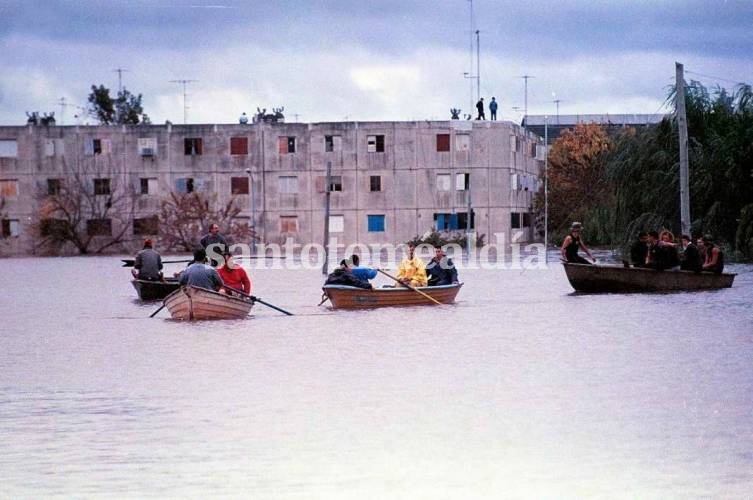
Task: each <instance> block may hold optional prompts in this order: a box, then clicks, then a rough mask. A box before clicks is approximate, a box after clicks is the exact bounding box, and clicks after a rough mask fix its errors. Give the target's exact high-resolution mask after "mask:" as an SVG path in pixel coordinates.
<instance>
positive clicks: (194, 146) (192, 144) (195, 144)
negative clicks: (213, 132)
mask: <svg viewBox="0 0 753 500" xmlns="http://www.w3.org/2000/svg"><path fill="white" fill-rule="evenodd" d="M203 149H204V148H203V142H202V140H201V137H186V138H185V139H183V152H184V153H185V154H186V156H196V155H201V154H203Z"/></svg>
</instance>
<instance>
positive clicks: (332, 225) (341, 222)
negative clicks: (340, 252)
mask: <svg viewBox="0 0 753 500" xmlns="http://www.w3.org/2000/svg"><path fill="white" fill-rule="evenodd" d="M343 231H345V216H344V215H330V216H329V232H330V233H342V232H343Z"/></svg>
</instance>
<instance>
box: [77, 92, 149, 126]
mask: <svg viewBox="0 0 753 500" xmlns="http://www.w3.org/2000/svg"><path fill="white" fill-rule="evenodd" d="M91 89H92V91H91V93H90V94H89V104H90V105H91V108H90V110H89V111H90V113H92V114H93V115H94V116H95V117H96V118H97V120H99V122H100V123H101V124H103V125H110V124H131V125H136V124H138V123H150V120H149V116H148V115H146V113H144V108H143V107H142V105H141V98H142V96H141V94H139V95H134V94H131V92H130V91H129V90H128V89H126V88H123V90H120V91H119V92H118V95H117V97H116V98H115V99H113V98H112V96H110V89H108V88H107V87H105V86H104V85H100V86H99V87H97V86H96V85H92V87H91Z"/></svg>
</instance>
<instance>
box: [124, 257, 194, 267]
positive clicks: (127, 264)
mask: <svg viewBox="0 0 753 500" xmlns="http://www.w3.org/2000/svg"><path fill="white" fill-rule="evenodd" d="M120 260H122V261H123V266H122V267H133V264H134V259H120ZM180 262H193V259H188V260H163V261H162V263H163V264H177V263H180Z"/></svg>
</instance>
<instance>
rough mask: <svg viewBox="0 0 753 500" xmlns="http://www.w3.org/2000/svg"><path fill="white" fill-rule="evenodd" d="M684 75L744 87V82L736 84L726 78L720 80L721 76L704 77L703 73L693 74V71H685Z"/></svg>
mask: <svg viewBox="0 0 753 500" xmlns="http://www.w3.org/2000/svg"><path fill="white" fill-rule="evenodd" d="M685 74H688V75H696V76H701V77H703V78H711V79H712V80H719V81H722V82H727V83H731V84H733V85H745V82H744V81H737V82H736V81H734V80H730V79H728V78H722V77H721V76H713V75H704V74H703V73H697V72H695V71H688V70H685Z"/></svg>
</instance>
